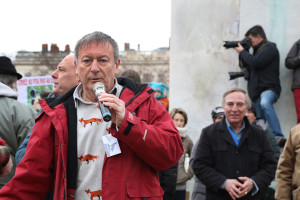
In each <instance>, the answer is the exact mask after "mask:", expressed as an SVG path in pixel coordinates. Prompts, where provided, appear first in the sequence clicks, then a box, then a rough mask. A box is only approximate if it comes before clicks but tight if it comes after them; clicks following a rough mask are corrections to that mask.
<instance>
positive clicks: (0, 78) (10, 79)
mask: <svg viewBox="0 0 300 200" xmlns="http://www.w3.org/2000/svg"><path fill="white" fill-rule="evenodd" d="M17 80H18V77H17V76H15V75H10V74H0V82H1V83H3V84H5V85H7V86H9V87H11V88H12V89H16V88H15V87H16V84H15V83H16V82H17Z"/></svg>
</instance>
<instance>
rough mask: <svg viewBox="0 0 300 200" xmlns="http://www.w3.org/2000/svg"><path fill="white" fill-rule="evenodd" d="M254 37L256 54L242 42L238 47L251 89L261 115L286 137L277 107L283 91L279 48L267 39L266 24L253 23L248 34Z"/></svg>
mask: <svg viewBox="0 0 300 200" xmlns="http://www.w3.org/2000/svg"><path fill="white" fill-rule="evenodd" d="M245 36H246V37H248V38H249V39H250V40H251V46H252V48H253V54H250V53H249V52H248V51H247V50H244V47H243V46H242V45H241V44H240V43H238V47H234V49H235V50H236V51H237V52H238V53H239V54H240V55H239V58H240V62H242V63H243V65H244V66H246V68H247V69H248V72H249V78H248V86H247V87H248V93H249V96H250V98H251V100H252V101H253V102H254V104H255V107H256V111H257V118H258V119H259V118H264V120H266V121H267V122H268V124H269V126H270V128H271V129H272V131H273V134H274V135H275V137H276V138H277V139H278V141H279V140H280V139H281V138H284V135H283V134H282V131H281V128H280V123H279V120H278V117H277V114H276V112H275V109H274V107H273V104H274V103H275V102H276V101H277V100H278V98H279V96H280V92H281V86H280V80H279V51H278V49H277V47H276V44H275V43H272V42H270V41H268V40H267V37H266V34H265V32H264V30H263V28H262V27H261V26H259V25H256V26H253V27H252V28H250V29H249V30H248V31H247V33H246V34H245Z"/></svg>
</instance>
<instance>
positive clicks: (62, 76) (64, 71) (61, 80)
mask: <svg viewBox="0 0 300 200" xmlns="http://www.w3.org/2000/svg"><path fill="white" fill-rule="evenodd" d="M51 77H52V78H53V82H54V88H53V90H52V93H50V94H48V95H47V97H48V98H49V100H50V99H51V100H54V98H56V97H59V96H61V95H63V94H64V93H66V92H67V91H69V90H70V89H72V88H73V87H75V86H76V85H78V84H79V78H78V76H77V74H76V67H75V56H74V54H73V53H71V54H69V55H67V56H66V57H64V59H63V60H62V61H61V62H60V63H59V64H58V65H57V67H56V69H55V70H54V71H53V72H52V74H51ZM42 99H46V98H45V97H43V98H42ZM49 100H48V101H49ZM30 136H31V131H30V132H29V133H28V134H27V136H26V138H25V139H24V141H23V143H22V144H21V145H20V146H19V148H18V150H17V152H16V164H19V162H20V161H21V160H22V158H23V157H24V154H25V151H26V148H27V145H28V141H29V139H30Z"/></svg>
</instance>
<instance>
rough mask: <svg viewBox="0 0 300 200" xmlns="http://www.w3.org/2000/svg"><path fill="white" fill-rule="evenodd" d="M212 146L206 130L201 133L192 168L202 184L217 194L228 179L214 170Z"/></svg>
mask: <svg viewBox="0 0 300 200" xmlns="http://www.w3.org/2000/svg"><path fill="white" fill-rule="evenodd" d="M210 145H211V144H210V141H209V137H208V133H207V132H206V131H205V129H204V130H203V131H202V133H201V137H200V141H199V144H198V146H197V147H196V153H195V157H194V159H193V161H192V163H193V164H192V168H193V170H194V173H195V175H196V177H197V178H198V179H199V180H200V181H201V182H203V183H204V184H205V185H206V186H207V187H209V188H211V189H213V190H214V191H216V192H217V191H218V190H219V189H220V187H221V185H222V184H223V183H224V182H225V180H226V179H227V177H225V176H224V175H223V174H221V173H219V172H217V171H216V170H215V169H214V168H213V159H211V158H212V157H213V155H212V150H211V147H210Z"/></svg>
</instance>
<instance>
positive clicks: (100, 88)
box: [93, 82, 105, 96]
mask: <svg viewBox="0 0 300 200" xmlns="http://www.w3.org/2000/svg"><path fill="white" fill-rule="evenodd" d="M93 90H94V92H95V94H96V96H98V94H100V93H104V92H105V86H104V84H103V83H101V82H97V83H95V84H94V86H93Z"/></svg>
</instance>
